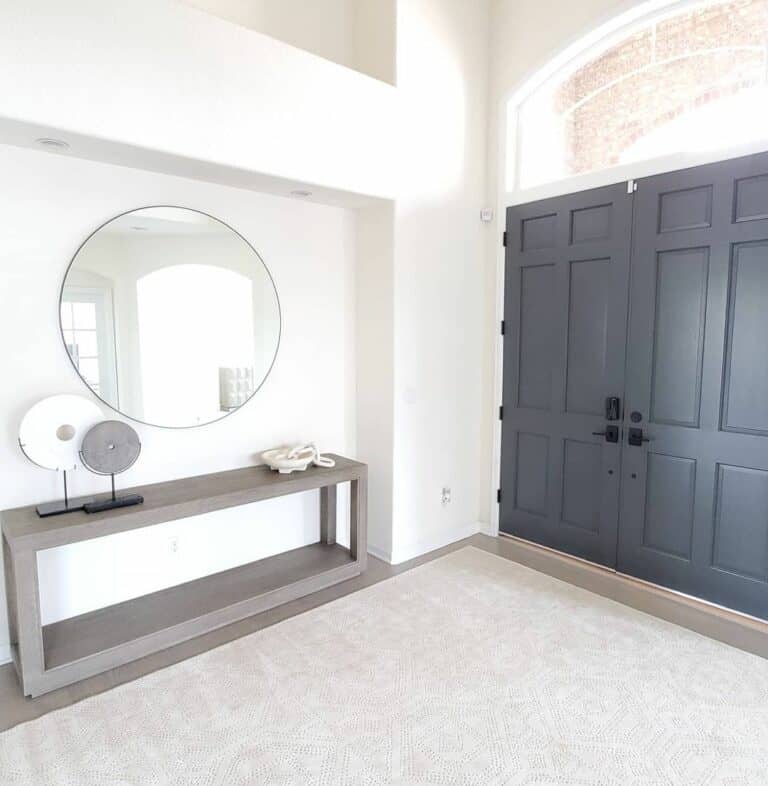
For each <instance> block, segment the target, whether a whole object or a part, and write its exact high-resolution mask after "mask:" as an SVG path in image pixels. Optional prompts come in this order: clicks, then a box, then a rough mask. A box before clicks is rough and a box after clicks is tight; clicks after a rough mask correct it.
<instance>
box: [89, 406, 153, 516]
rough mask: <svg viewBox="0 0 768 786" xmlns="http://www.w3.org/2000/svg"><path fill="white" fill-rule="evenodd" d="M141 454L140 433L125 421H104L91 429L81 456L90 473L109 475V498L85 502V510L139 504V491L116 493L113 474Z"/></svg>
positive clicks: (126, 467)
mask: <svg viewBox="0 0 768 786" xmlns="http://www.w3.org/2000/svg"><path fill="white" fill-rule="evenodd" d="M140 453H141V442H140V441H139V435H138V434H137V433H136V431H135V430H134V429H132V428H131V427H130V426H129V425H128V424H127V423H123V422H121V421H119V420H105V421H104V422H102V423H98V424H96V425H95V426H93V428H91V429H90V430H89V431H88V433H87V434H86V435H85V437H83V443H82V445H81V447H80V457H81V458H82V460H83V464H85V466H86V467H88V469H90V470H91V472H94V473H96V474H97V475H110V476H111V478H112V496H111V498H108V499H104V500H98V501H96V502H91V503H89V504H87V505H86V506H85V508H84V510H85V512H86V513H97V512H99V511H103V510H111V509H112V508H124V507H127V506H128V505H140V504H141V503H142V502H144V497H142V496H141V495H139V494H127V495H124V496H122V497H118V496H116V495H115V475H117V474H119V473H120V472H125V470H127V469H128V468H129V467H131V466H132V465H133V464H134V463H135V461H136V459H138V457H139V454H140Z"/></svg>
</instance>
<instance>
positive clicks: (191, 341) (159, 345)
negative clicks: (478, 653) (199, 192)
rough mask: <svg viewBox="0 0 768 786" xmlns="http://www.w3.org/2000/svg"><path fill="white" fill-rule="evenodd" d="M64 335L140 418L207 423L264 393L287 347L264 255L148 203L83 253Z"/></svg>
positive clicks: (67, 292) (117, 400) (70, 276)
mask: <svg viewBox="0 0 768 786" xmlns="http://www.w3.org/2000/svg"><path fill="white" fill-rule="evenodd" d="M60 316H61V334H62V337H63V339H64V345H65V346H66V348H67V352H68V354H69V357H70V359H71V361H72V364H73V365H74V367H75V369H77V372H78V374H79V375H80V377H81V378H82V379H83V381H84V382H85V384H86V385H88V387H89V388H90V389H91V390H92V391H93V392H94V393H95V394H96V395H97V396H98V397H99V398H100V399H101V400H102V401H104V402H105V403H106V404H108V405H109V406H110V407H112V408H113V409H115V410H117V411H118V412H121V413H122V414H123V415H126V416H127V417H129V418H132V419H134V420H138V421H141V422H143V423H150V424H152V425H155V426H166V427H170V428H184V427H188V426H200V425H203V424H205V423H211V422H212V421H214V420H218V419H219V418H222V417H225V416H226V415H228V414H229V413H230V412H233V411H234V410H236V409H238V408H239V407H241V406H242V405H243V404H244V403H245V402H246V401H248V399H249V398H250V397H251V396H252V395H253V394H254V393H255V392H256V391H257V390H258V389H259V387H260V386H261V385H262V383H263V382H264V380H265V379H266V377H267V375H268V374H269V371H270V369H271V368H272V364H273V363H274V360H275V355H276V354H277V348H278V345H279V343H280V303H279V301H278V298H277V291H276V290H275V285H274V282H273V281H272V277H271V276H270V274H269V271H268V270H267V268H266V266H265V265H264V262H263V261H262V259H261V257H260V256H259V255H258V254H257V253H256V251H255V250H254V249H253V247H252V246H251V245H250V244H249V243H248V242H247V241H246V240H245V239H244V238H243V237H242V236H241V235H239V234H238V233H237V232H235V231H234V230H233V229H232V228H231V227H228V226H227V225H226V224H224V223H222V222H221V221H218V220H217V219H215V218H213V217H211V216H209V215H206V214H205V213H201V212H199V211H197V210H189V209H187V208H180V207H147V208H142V209H141V210H132V211H131V212H129V213H124V214H123V215H121V216H117V218H114V219H112V220H111V221H108V222H107V223H106V224H104V225H103V226H101V227H100V228H99V229H97V230H96V231H95V232H94V233H93V234H92V235H91V236H90V237H89V238H88V239H87V240H86V241H85V242H84V243H83V245H82V246H80V248H79V249H78V251H77V253H76V254H75V257H74V259H73V260H72V262H71V263H70V265H69V268H68V269H67V274H66V276H65V278H64V284H63V285H62V288H61V303H60Z"/></svg>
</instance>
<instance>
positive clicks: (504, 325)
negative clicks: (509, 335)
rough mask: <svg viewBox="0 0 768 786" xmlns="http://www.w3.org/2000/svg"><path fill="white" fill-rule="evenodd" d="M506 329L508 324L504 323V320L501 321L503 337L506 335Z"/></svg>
mask: <svg viewBox="0 0 768 786" xmlns="http://www.w3.org/2000/svg"><path fill="white" fill-rule="evenodd" d="M506 329H507V326H506V324H505V323H504V320H503V319H502V320H501V335H502V336H503V335H504V332H505V331H506Z"/></svg>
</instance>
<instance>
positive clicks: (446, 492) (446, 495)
mask: <svg viewBox="0 0 768 786" xmlns="http://www.w3.org/2000/svg"><path fill="white" fill-rule="evenodd" d="M440 499H441V501H442V503H443V505H447V504H448V503H449V502H450V501H451V488H450V486H443V492H442V495H441V497H440Z"/></svg>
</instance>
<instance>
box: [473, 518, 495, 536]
mask: <svg viewBox="0 0 768 786" xmlns="http://www.w3.org/2000/svg"><path fill="white" fill-rule="evenodd" d="M477 531H478V532H480V533H482V534H483V535H490V536H491V537H492V538H495V537H496V536H497V535H498V534H499V531H498V529H497V528H496V526H495V525H494V523H493V522H492V521H479V522H478V523H477Z"/></svg>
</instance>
